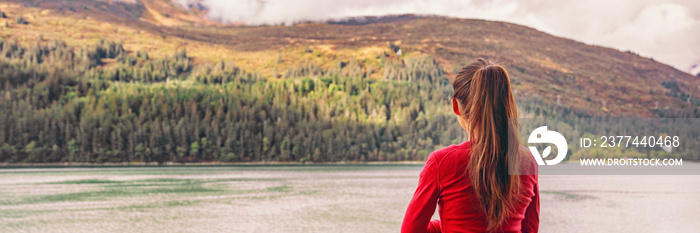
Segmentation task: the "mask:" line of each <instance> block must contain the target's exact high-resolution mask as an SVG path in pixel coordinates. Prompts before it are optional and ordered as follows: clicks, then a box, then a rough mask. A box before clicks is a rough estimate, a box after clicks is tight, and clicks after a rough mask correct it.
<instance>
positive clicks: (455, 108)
mask: <svg viewBox="0 0 700 233" xmlns="http://www.w3.org/2000/svg"><path fill="white" fill-rule="evenodd" d="M452 111H453V112H454V113H455V115H457V116H459V115H460V114H459V104H458V103H457V100H456V99H454V98H452Z"/></svg>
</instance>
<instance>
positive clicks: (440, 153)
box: [428, 141, 469, 161]
mask: <svg viewBox="0 0 700 233" xmlns="http://www.w3.org/2000/svg"><path fill="white" fill-rule="evenodd" d="M465 150H467V151H468V150H469V141H467V142H464V143H462V144H459V145H449V146H447V147H444V148H442V149H438V150H436V151H433V153H430V156H429V157H428V160H430V159H434V160H436V161H440V160H442V159H444V157H445V156H448V155H450V154H452V153H453V152H455V151H465Z"/></svg>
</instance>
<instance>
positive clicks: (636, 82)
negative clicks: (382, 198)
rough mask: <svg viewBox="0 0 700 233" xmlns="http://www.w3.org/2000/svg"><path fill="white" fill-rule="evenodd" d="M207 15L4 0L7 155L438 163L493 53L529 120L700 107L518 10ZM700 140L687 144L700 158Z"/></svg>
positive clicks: (138, 2) (666, 75)
mask: <svg viewBox="0 0 700 233" xmlns="http://www.w3.org/2000/svg"><path fill="white" fill-rule="evenodd" d="M205 16H206V9H204V8H202V7H201V6H198V5H196V4H195V5H190V6H187V7H185V8H182V7H181V6H179V5H177V4H174V2H172V1H169V0H134V1H93V0H75V1H53V0H51V1H49V0H34V1H19V0H10V1H0V85H1V86H0V163H2V162H9V163H33V162H98V163H99V162H158V163H163V162H189V161H224V162H271V161H282V162H285V161H286V162H292V161H297V162H306V161H312V162H338V161H399V160H423V159H425V158H426V157H427V156H428V155H429V153H430V152H431V151H432V150H435V149H436V148H439V147H442V146H446V145H449V144H455V143H459V142H462V141H464V140H465V136H464V135H463V130H462V129H461V128H460V127H459V125H458V123H457V121H456V118H455V116H454V115H453V114H452V113H451V110H450V105H449V104H450V102H449V100H450V96H451V94H452V88H451V86H450V80H451V78H452V77H454V74H455V72H456V71H457V70H458V69H459V68H460V67H461V66H463V65H465V64H467V63H469V62H471V61H473V60H475V59H476V58H479V57H483V58H487V59H490V60H493V61H496V62H498V63H501V64H503V65H504V66H505V67H506V69H507V70H508V72H509V73H510V74H511V78H512V86H513V88H514V90H515V95H516V99H517V101H518V106H519V108H520V116H521V117H559V118H562V117H651V118H654V117H674V118H697V117H698V116H700V99H699V98H698V96H700V79H698V78H696V77H694V76H691V75H689V74H687V73H683V72H681V71H678V70H676V69H674V68H672V67H670V66H668V65H665V64H661V63H658V62H656V61H654V60H653V59H651V58H644V57H640V56H638V55H636V54H635V53H634V52H632V51H630V52H620V51H617V50H614V49H610V48H603V47H599V46H592V45H586V44H583V43H580V42H576V41H573V40H568V39H564V38H559V37H555V36H552V35H548V34H546V33H543V32H540V31H537V30H534V29H532V28H527V27H523V26H519V25H515V24H510V23H503V22H494V21H484V20H470V19H454V18H446V17H438V16H415V15H400V16H386V17H370V18H361V19H349V20H340V21H332V22H326V23H320V22H307V23H299V24H296V25H292V26H279V25H277V26H241V25H219V24H217V23H215V22H213V21H210V20H209V19H206V18H205ZM105 38H109V40H105ZM564 124H567V125H568V126H570V127H573V128H574V129H575V130H572V131H571V132H566V133H565V134H566V135H565V136H567V138H574V137H580V136H581V135H583V134H584V133H587V132H589V133H590V132H605V130H604V129H603V128H600V127H603V126H596V127H599V128H591V127H579V126H580V125H576V124H579V123H577V122H576V121H573V122H565V123H564ZM689 128H690V129H692V127H689ZM583 129H586V131H584V130H583ZM684 132H685V131H684ZM693 133H694V132H693ZM693 133H687V132H686V136H688V137H686V138H690V139H693V138H694V137H698V135H694V134H693ZM696 141H699V142H700V138H698V140H696ZM683 146H684V148H681V150H680V152H681V153H678V154H677V155H674V156H682V157H684V158H689V159H697V155H694V154H692V153H691V152H690V151H692V150H691V149H692V148H697V147H696V146H697V145H695V144H692V143H690V144H689V143H684V144H683ZM627 152H629V153H632V154H634V153H637V152H638V153H643V154H647V156H650V157H654V156H666V155H663V154H661V155H660V154H655V153H656V152H653V151H652V150H648V149H642V150H639V151H627ZM627 152H625V153H627ZM676 152H678V151H676ZM572 154H573V153H572Z"/></svg>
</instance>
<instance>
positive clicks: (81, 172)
mask: <svg viewBox="0 0 700 233" xmlns="http://www.w3.org/2000/svg"><path fill="white" fill-rule="evenodd" d="M684 166H698V164H691V163H687V165H686V164H684ZM698 168H700V166H698ZM420 169H421V166H420V165H375V166H367V165H364V166H361V165H348V166H345V165H334V166H236V167H141V168H55V169H0V232H398V230H399V227H400V225H401V220H402V217H403V214H404V211H405V209H406V206H407V204H408V202H409V200H410V199H411V195H412V194H413V191H414V189H415V186H416V183H417V179H418V174H419V172H420ZM540 190H541V202H542V203H541V232H697V229H700V221H698V219H700V176H602V175H598V176H566V175H558V176H553V175H551V176H540ZM434 217H435V218H437V217H438V216H437V215H435V216H434Z"/></svg>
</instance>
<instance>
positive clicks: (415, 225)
mask: <svg viewBox="0 0 700 233" xmlns="http://www.w3.org/2000/svg"><path fill="white" fill-rule="evenodd" d="M468 161H469V142H465V143H462V144H461V145H451V146H449V147H446V148H443V149H440V150H437V151H435V152H433V153H431V154H430V156H429V157H428V161H426V162H425V166H424V167H423V171H421V173H420V178H419V180H418V188H417V189H416V192H415V193H414V194H413V199H411V203H410V204H409V205H408V210H406V215H405V216H404V219H403V225H402V226H401V232H402V233H407V232H486V217H485V216H484V214H483V212H482V211H481V210H480V208H479V202H478V200H476V197H475V194H474V188H473V187H472V186H471V184H470V182H469V179H467V178H466V177H465V175H464V171H465V169H466V165H467V163H468ZM535 166H536V164H535ZM535 174H536V173H535ZM520 177H521V181H522V182H523V187H524V191H523V192H522V195H523V197H524V198H526V199H527V200H530V201H529V202H524V203H520V204H518V205H517V206H516V207H515V212H514V214H513V215H511V216H508V217H507V218H506V221H505V222H504V223H503V224H501V226H499V228H498V229H497V230H496V232H537V230H538V228H539V217H540V198H539V188H538V185H537V175H523V176H520ZM436 205H439V206H440V208H439V214H440V220H433V221H430V218H431V217H432V216H433V213H435V206H436Z"/></svg>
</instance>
